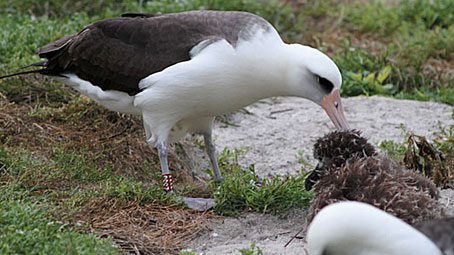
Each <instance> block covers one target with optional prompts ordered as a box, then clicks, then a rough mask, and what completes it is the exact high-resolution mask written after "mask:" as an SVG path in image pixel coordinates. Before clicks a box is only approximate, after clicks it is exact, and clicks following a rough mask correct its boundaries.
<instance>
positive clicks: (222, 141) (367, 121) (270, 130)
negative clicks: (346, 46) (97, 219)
mask: <svg viewBox="0 0 454 255" xmlns="http://www.w3.org/2000/svg"><path fill="white" fill-rule="evenodd" d="M343 104H344V109H345V112H346V117H347V119H348V120H349V123H350V125H351V127H352V128H355V129H359V130H362V131H363V133H364V135H365V136H366V137H368V138H369V139H370V141H371V142H373V143H375V144H377V143H378V142H380V141H382V140H394V141H398V142H400V141H402V140H403V138H404V134H403V129H402V127H404V128H405V129H406V130H408V131H413V132H415V133H417V134H420V135H424V136H427V137H428V138H430V137H433V132H435V131H437V130H439V126H440V125H441V126H447V125H450V124H453V123H454V121H453V120H452V118H451V114H453V107H450V106H447V105H444V104H439V103H433V102H416V101H409V100H396V99H390V98H384V97H376V96H374V97H355V98H347V99H344V100H343ZM247 110H248V111H249V112H250V113H252V114H245V113H237V114H234V115H233V116H232V121H233V123H235V124H236V125H235V126H232V125H225V124H222V123H217V124H216V127H215V129H214V137H215V143H216V145H217V148H218V150H222V149H223V148H224V147H229V148H247V152H246V153H245V154H244V155H242V156H241V158H240V163H242V164H244V165H248V164H251V163H255V166H256V171H257V173H258V174H259V175H261V176H267V175H275V174H279V175H284V174H295V173H297V172H298V171H300V169H301V165H300V164H299V163H298V156H297V154H298V152H299V151H302V152H303V155H304V157H305V160H307V161H308V162H314V159H313V157H312V145H313V143H314V142H315V140H316V139H317V138H318V137H320V136H322V135H323V134H325V133H327V132H329V131H330V130H331V129H332V128H333V125H332V124H331V123H330V121H329V119H328V117H327V116H326V115H325V114H324V113H323V112H322V110H321V109H320V108H319V107H318V106H317V105H315V104H313V103H311V102H308V101H306V100H302V99H296V98H278V99H269V100H264V101H260V102H258V103H256V104H254V105H252V106H249V107H248V108H247ZM440 203H442V204H443V205H444V206H445V207H446V209H447V210H446V211H447V213H448V214H449V215H454V190H444V191H442V199H441V200H440ZM305 214H306V212H305V211H304V210H297V211H292V212H290V213H288V215H284V216H273V215H261V214H252V213H248V214H244V215H242V216H241V217H238V218H225V219H224V220H223V221H222V222H213V224H212V226H211V227H212V231H211V232H208V233H206V234H204V235H202V236H200V237H199V238H197V239H195V240H193V241H192V242H191V244H190V248H191V249H193V250H195V251H197V252H198V253H200V254H240V252H239V249H242V248H247V247H250V245H251V244H252V243H255V244H256V245H257V246H258V247H260V248H261V249H262V250H263V252H264V254H305V253H304V240H301V239H295V240H294V241H293V242H292V243H291V244H290V245H289V246H288V247H287V248H284V245H285V243H287V241H289V240H290V238H291V237H292V236H293V235H295V234H296V233H297V232H298V231H299V230H301V229H302V228H304V223H305Z"/></svg>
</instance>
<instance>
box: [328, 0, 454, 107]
mask: <svg viewBox="0 0 454 255" xmlns="http://www.w3.org/2000/svg"><path fill="white" fill-rule="evenodd" d="M333 8H338V10H339V11H342V13H344V16H343V17H342V18H341V21H342V22H341V23H340V25H341V27H342V28H343V27H345V28H343V29H345V30H346V31H344V32H345V33H347V34H349V33H351V35H349V36H350V37H355V36H361V38H363V40H359V42H358V43H355V44H354V45H352V43H351V40H350V39H348V38H347V39H344V40H346V42H347V43H344V44H343V46H342V47H340V48H338V53H337V54H336V56H335V59H336V60H337V62H338V63H339V66H340V68H341V70H342V71H343V76H344V88H343V91H342V92H343V94H344V95H359V94H365V95H374V94H379V95H388V96H395V97H397V98H408V99H416V100H424V101H425V100H435V101H440V102H444V103H447V104H451V105H453V104H454V76H453V75H452V73H451V74H450V71H449V70H450V69H451V67H450V66H451V65H452V63H453V61H454V55H453V54H452V52H454V18H453V17H454V15H453V13H454V2H452V1H449V0H437V1H424V0H416V1H410V0H407V1H400V3H393V2H384V1H370V2H368V3H363V2H361V3H360V2H357V3H356V4H338V5H337V6H335V7H333Z"/></svg>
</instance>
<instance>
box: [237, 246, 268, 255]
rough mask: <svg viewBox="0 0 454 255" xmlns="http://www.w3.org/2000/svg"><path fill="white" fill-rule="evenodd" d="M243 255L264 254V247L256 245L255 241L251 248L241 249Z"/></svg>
mask: <svg viewBox="0 0 454 255" xmlns="http://www.w3.org/2000/svg"><path fill="white" fill-rule="evenodd" d="M240 253H241V255H263V254H264V253H263V251H262V249H260V247H258V246H256V245H255V243H252V244H251V247H249V248H243V249H240Z"/></svg>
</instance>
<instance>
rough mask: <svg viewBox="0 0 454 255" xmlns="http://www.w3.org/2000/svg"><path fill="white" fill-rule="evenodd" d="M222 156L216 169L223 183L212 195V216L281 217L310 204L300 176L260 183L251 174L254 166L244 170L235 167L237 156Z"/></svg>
mask: <svg viewBox="0 0 454 255" xmlns="http://www.w3.org/2000/svg"><path fill="white" fill-rule="evenodd" d="M223 155H224V156H221V157H220V159H221V161H220V165H221V166H223V167H222V170H223V172H224V180H223V182H222V183H221V185H220V186H219V187H218V188H217V190H216V191H215V192H214V199H215V203H216V206H215V208H214V211H215V212H216V213H218V214H221V215H236V214H239V213H241V212H244V211H254V212H260V213H282V212H286V211H288V210H289V209H291V208H305V207H307V206H308V205H309V202H310V201H311V200H312V197H313V194H312V193H311V192H308V191H306V190H305V189H304V178H305V176H304V175H300V176H296V177H290V176H287V177H277V176H276V177H271V178H266V179H261V178H259V177H258V176H257V175H256V174H255V172H254V166H250V167H249V169H247V170H245V169H242V168H241V167H240V166H239V165H238V162H237V161H236V160H235V159H236V158H237V157H238V154H237V153H235V152H232V151H229V150H224V152H223ZM225 155H229V156H228V157H226V156H225Z"/></svg>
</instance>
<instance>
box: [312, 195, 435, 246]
mask: <svg viewBox="0 0 454 255" xmlns="http://www.w3.org/2000/svg"><path fill="white" fill-rule="evenodd" d="M307 242H308V249H309V255H323V254H329V255H353V254H355V255H441V254H442V253H441V251H440V250H439V249H438V248H437V247H436V246H435V244H434V243H433V242H432V241H431V240H429V239H428V238H427V237H426V236H424V235H423V234H422V233H421V232H419V231H417V230H416V229H414V228H413V227H411V226H410V225H408V224H407V223H405V222H404V221H402V220H400V219H398V218H396V217H394V216H392V215H390V214H387V213H386V212H384V211H382V210H380V209H378V208H376V207H373V206H371V205H369V204H365V203H360V202H351V201H350V202H340V203H335V204H332V205H329V206H327V207H325V208H323V209H322V210H321V211H320V212H319V213H318V214H317V215H316V216H315V218H314V220H313V221H312V223H311V224H310V226H309V230H308V233H307Z"/></svg>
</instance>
